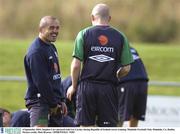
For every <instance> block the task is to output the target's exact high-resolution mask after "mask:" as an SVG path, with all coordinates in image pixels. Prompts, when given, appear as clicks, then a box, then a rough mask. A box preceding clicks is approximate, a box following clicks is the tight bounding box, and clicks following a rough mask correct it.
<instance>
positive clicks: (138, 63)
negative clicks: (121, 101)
mask: <svg viewBox="0 0 180 134" xmlns="http://www.w3.org/2000/svg"><path fill="white" fill-rule="evenodd" d="M130 49H131V53H132V55H133V59H134V62H133V63H132V64H131V70H130V72H129V73H128V75H127V76H125V77H123V78H121V79H120V81H119V82H120V83H122V82H126V81H131V80H146V81H148V80H149V79H148V75H147V72H146V69H145V66H144V64H143V61H142V60H141V58H140V57H139V54H138V52H137V51H136V49H134V48H132V47H131V48H130Z"/></svg>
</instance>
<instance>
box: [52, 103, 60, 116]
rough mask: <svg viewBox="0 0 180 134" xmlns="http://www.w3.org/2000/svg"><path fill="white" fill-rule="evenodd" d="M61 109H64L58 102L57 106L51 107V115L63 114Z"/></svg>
mask: <svg viewBox="0 0 180 134" xmlns="http://www.w3.org/2000/svg"><path fill="white" fill-rule="evenodd" d="M61 110H62V107H61V105H59V104H57V106H56V107H54V108H51V109H50V114H51V115H57V114H61Z"/></svg>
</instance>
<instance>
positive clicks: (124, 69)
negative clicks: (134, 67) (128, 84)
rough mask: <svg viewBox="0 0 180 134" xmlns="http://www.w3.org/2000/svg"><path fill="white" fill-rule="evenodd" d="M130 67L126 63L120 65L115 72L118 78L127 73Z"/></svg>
mask: <svg viewBox="0 0 180 134" xmlns="http://www.w3.org/2000/svg"><path fill="white" fill-rule="evenodd" d="M130 69H131V65H126V66H123V67H120V68H119V69H118V70H117V72H116V77H117V78H118V79H120V78H122V77H124V76H126V75H127V74H128V73H129V71H130Z"/></svg>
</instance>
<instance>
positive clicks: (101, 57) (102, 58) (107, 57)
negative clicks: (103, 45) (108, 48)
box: [89, 54, 114, 62]
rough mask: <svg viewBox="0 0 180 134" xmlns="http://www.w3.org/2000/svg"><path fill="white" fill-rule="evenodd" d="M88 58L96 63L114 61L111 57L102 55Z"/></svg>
mask: <svg viewBox="0 0 180 134" xmlns="http://www.w3.org/2000/svg"><path fill="white" fill-rule="evenodd" d="M89 58H90V59H92V60H95V61H98V62H107V61H112V60H114V58H111V57H109V56H106V55H103V54H100V55H95V56H91V57H89Z"/></svg>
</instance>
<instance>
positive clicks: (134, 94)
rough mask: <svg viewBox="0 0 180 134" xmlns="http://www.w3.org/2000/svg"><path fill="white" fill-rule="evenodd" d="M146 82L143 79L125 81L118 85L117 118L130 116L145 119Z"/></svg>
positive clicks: (125, 119)
mask: <svg viewBox="0 0 180 134" xmlns="http://www.w3.org/2000/svg"><path fill="white" fill-rule="evenodd" d="M147 89H148V83H147V81H145V80H135V81H127V82H124V83H122V84H120V85H119V86H118V96H119V102H118V103H119V104H118V105H119V106H118V120H119V121H129V119H130V117H132V116H133V117H134V118H136V119H138V120H142V121H143V120H145V113H146V104H147Z"/></svg>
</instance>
